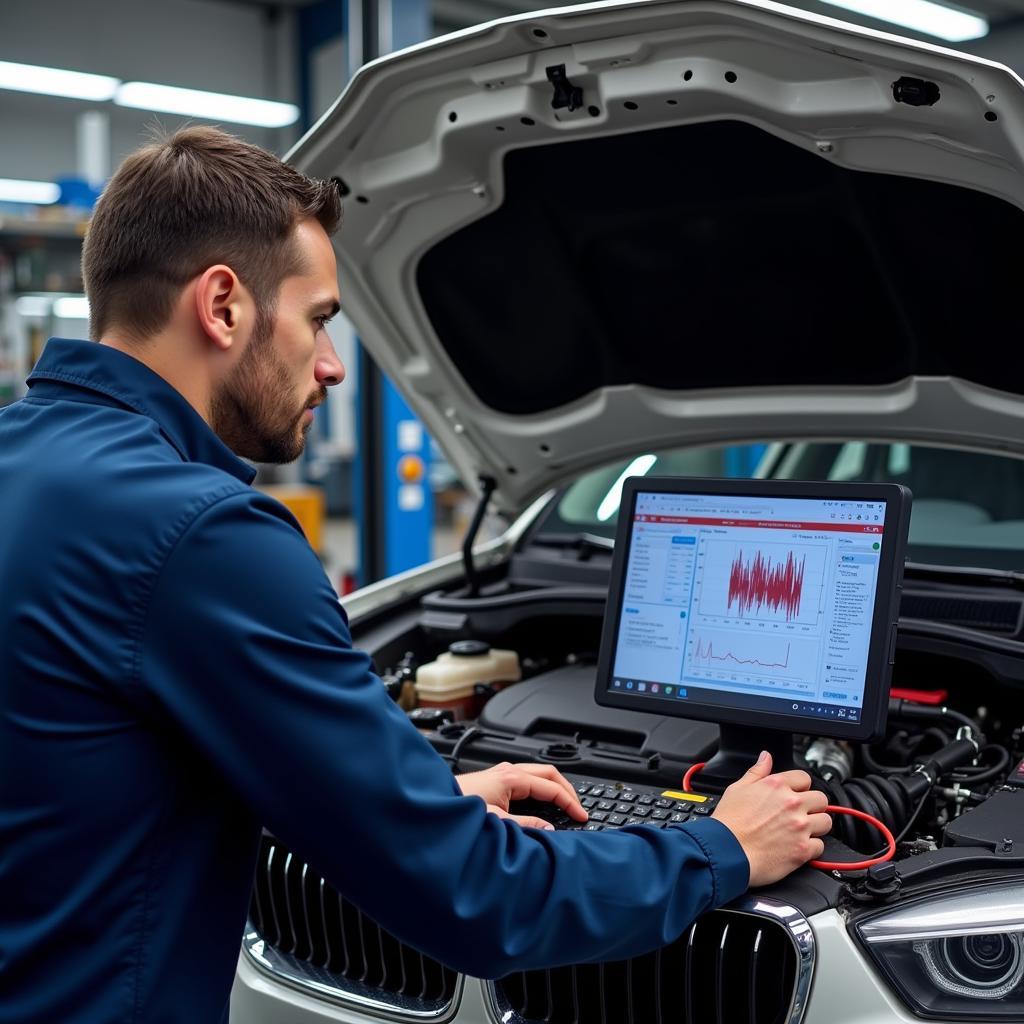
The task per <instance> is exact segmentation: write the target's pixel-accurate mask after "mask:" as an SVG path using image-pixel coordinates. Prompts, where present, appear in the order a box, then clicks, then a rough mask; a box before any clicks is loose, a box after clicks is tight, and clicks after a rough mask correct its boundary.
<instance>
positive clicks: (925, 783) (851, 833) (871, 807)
mask: <svg viewBox="0 0 1024 1024" xmlns="http://www.w3.org/2000/svg"><path fill="white" fill-rule="evenodd" d="M977 754H978V748H977V745H976V744H975V743H974V741H973V740H966V739H963V740H954V741H953V742H952V743H947V744H946V746H944V747H943V748H942V749H941V750H937V751H935V753H934V754H930V755H928V760H927V761H926V762H924V763H923V764H919V765H917V766H916V767H915V768H914V770H913V771H912V772H911V773H910V774H909V775H889V776H885V775H868V776H865V777H863V778H855V779H847V781H846V782H844V783H842V784H841V785H840V784H838V783H834V784H832V785H831V786H830V787H829V790H830V795H831V796H832V802H833V803H835V804H836V805H837V806H841V807H852V808H853V809H854V810H857V811H862V812H863V813H864V814H869V815H871V816H872V817H873V818H877V819H878V820H879V821H881V822H883V823H884V824H885V825H886V826H888V828H889V829H890V830H892V831H893V832H896V833H899V834H901V835H902V834H904V833H905V832H906V831H907V829H908V828H909V826H910V824H911V821H912V819H913V817H914V816H915V815H916V814H917V813H918V811H919V810H920V808H921V807H922V806H923V805H924V798H925V796H926V795H927V793H928V791H929V790H930V789H931V788H932V786H934V785H935V783H936V782H938V781H939V779H940V778H942V777H943V776H944V775H947V774H949V773H950V772H951V771H952V770H953V769H954V768H957V767H959V766H960V765H962V764H964V763H965V762H967V761H970V760H972V759H973V758H974V757H976V756H977ZM972 781H973V780H972ZM835 830H836V834H837V838H839V839H841V840H842V841H843V842H844V843H846V845H847V846H852V847H853V848H854V849H860V848H862V847H864V846H866V845H867V844H869V843H870V842H871V841H872V838H873V832H872V831H869V830H868V829H867V828H865V826H864V825H863V824H862V823H861V821H860V820H859V819H854V818H850V817H848V816H844V817H842V818H840V819H839V820H838V821H836V822H835Z"/></svg>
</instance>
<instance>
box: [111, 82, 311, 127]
mask: <svg viewBox="0 0 1024 1024" xmlns="http://www.w3.org/2000/svg"><path fill="white" fill-rule="evenodd" d="M114 102H115V103H116V104H118V105H119V106H122V107H136V108H138V109H140V110H158V111H160V112H161V113H165V114H184V115H185V116H186V117H201V118H202V119H203V120H204V121H232V122H234V123H235V124H254V125H259V126H260V127H262V128H284V127H285V126H286V125H289V124H294V123H295V122H296V121H297V120H298V119H299V108H298V107H296V106H294V105H293V104H291V103H278V102H276V101H275V100H257V99H251V98H250V97H248V96H229V95H228V94H227V93H222V92H203V91H202V90H200V89H179V88H178V87H177V86H173V85H156V84H155V83H153V82H125V83H124V85H122V86H121V88H120V89H118V90H117V95H116V96H115V97H114Z"/></svg>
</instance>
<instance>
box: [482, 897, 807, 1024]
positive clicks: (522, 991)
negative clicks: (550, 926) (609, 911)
mask: <svg viewBox="0 0 1024 1024" xmlns="http://www.w3.org/2000/svg"><path fill="white" fill-rule="evenodd" d="M758 904H759V905H758V909H756V910H751V911H749V912H740V911H732V910H718V911H714V912H712V913H710V914H705V915H704V916H703V917H701V918H699V919H698V920H697V922H696V923H695V924H693V925H692V926H691V927H690V928H689V929H688V930H687V931H686V932H684V933H683V935H682V936H681V937H680V938H679V939H677V940H676V941H675V942H673V943H672V944H671V945H669V946H665V947H664V948H663V949H659V950H656V951H655V952H653V953H649V954H647V955H646V956H639V957H635V958H633V959H631V960H622V961H616V962H611V963H602V964H577V965H573V966H570V967H559V968H555V969H554V970H548V971H526V972H522V973H518V974H512V975H509V976H508V977H506V978H503V979H501V980H500V981H497V982H493V983H491V985H490V986H489V987H490V995H491V1000H492V1003H493V1009H494V1011H495V1017H496V1019H498V1020H501V1021H503V1022H506V1024H510V1022H515V1024H533V1022H538V1024H539V1022H543V1024H792V1022H794V1021H797V1020H799V1019H800V1018H801V1017H802V1016H803V1009H804V1003H805V1000H806V988H807V987H808V986H809V980H810V979H809V971H810V968H811V966H812V965H813V946H811V948H810V949H809V950H808V949H807V948H805V949H803V950H801V948H800V944H801V937H799V936H797V935H796V934H795V930H794V928H793V924H792V921H790V920H787V919H786V918H787V915H785V914H775V913H772V916H771V917H765V916H762V908H771V907H772V905H771V904H768V903H766V901H758ZM779 909H782V910H784V911H790V910H791V908H779ZM794 916H795V917H797V918H799V920H800V921H803V918H802V917H801V916H800V915H798V914H795V913H794ZM803 923H804V924H806V922H803ZM802 939H803V941H804V942H812V939H811V938H810V930H809V928H808V929H807V930H806V933H805V934H804V935H803V936H802Z"/></svg>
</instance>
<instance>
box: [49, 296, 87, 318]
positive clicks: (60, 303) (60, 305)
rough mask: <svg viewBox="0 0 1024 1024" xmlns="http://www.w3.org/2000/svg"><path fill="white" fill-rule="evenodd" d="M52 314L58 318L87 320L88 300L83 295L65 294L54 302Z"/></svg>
mask: <svg viewBox="0 0 1024 1024" xmlns="http://www.w3.org/2000/svg"><path fill="white" fill-rule="evenodd" d="M53 315H54V316H55V317H57V319H59V320H88V319H89V300H88V299H87V298H86V297H85V296H84V295H65V296H63V297H62V298H59V299H57V301H56V302H54V304H53Z"/></svg>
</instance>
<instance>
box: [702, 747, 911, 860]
mask: <svg viewBox="0 0 1024 1024" xmlns="http://www.w3.org/2000/svg"><path fill="white" fill-rule="evenodd" d="M706 763H707V762H705V761H698V762H697V763H696V764H694V765H691V766H690V768H689V769H688V770H687V772H686V774H685V775H684V776H683V789H684V790H685V791H686V792H690V787H691V785H692V784H693V777H694V775H696V774H697V772H699V771H700V770H701V768H703V767H704V765H705V764H706ZM825 813H826V814H849V815H850V816H851V817H853V818H860V820H861V821H866V822H867V823H868V824H869V825H871V826H872V827H873V828H876V829H878V831H879V832H881V833H882V835H883V836H884V837H885V841H886V843H887V844H888V849H887V850H886V851H885V853H883V854H880V855H879V856H877V857H868V858H867V859H865V860H854V861H830V860H812V861H808V864H810V865H811V867H812V868H819V869H820V870H822V871H865V870H867V869H868V868H870V867H873V866H874V865H875V864H882V863H884V862H885V861H887V860H892V858H893V856H894V855H895V853H896V840H895V839H894V838H893V834H892V832H890V831H889V829H888V828H887V827H886V826H885V825H884V824H883V823H882V822H881V821H879V820H878V819H877V818H874V817H872V816H871V815H870V814H865V813H864V812H863V811H857V810H854V808H852V807H834V806H832V804H829V805H828V806H827V807H826V808H825Z"/></svg>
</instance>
